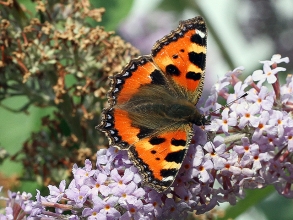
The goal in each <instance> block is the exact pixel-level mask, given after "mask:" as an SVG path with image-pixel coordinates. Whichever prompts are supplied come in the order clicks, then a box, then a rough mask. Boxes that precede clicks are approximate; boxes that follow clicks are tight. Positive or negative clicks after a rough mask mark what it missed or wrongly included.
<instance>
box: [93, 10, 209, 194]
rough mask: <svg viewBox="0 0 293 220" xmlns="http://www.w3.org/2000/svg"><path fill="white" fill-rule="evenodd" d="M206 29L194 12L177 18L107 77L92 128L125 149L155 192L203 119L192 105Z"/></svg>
mask: <svg viewBox="0 0 293 220" xmlns="http://www.w3.org/2000/svg"><path fill="white" fill-rule="evenodd" d="M206 46H207V28H206V24H205V21H204V19H203V18H202V17H200V16H198V17H195V18H192V19H189V20H184V21H181V22H180V23H179V26H178V27H177V29H175V30H173V31H171V33H169V34H168V35H166V36H165V37H163V38H162V39H160V40H158V41H157V42H156V43H155V44H154V46H153V48H152V50H151V54H150V55H145V56H140V57H138V58H135V59H133V60H131V61H130V63H129V64H128V65H126V67H125V68H124V69H123V70H122V71H121V72H120V73H119V74H117V75H115V76H114V77H112V79H111V88H110V91H109V93H108V102H109V107H108V108H106V109H104V110H103V112H102V121H101V123H100V124H99V125H98V128H99V129H100V130H101V131H103V132H105V134H106V135H107V137H108V139H109V142H110V145H114V146H117V147H118V148H119V149H121V150H127V152H128V155H129V158H130V160H131V161H132V162H133V164H134V165H135V166H136V167H137V168H138V169H139V171H140V174H141V176H142V180H143V184H144V185H147V186H149V187H151V188H153V189H155V190H156V191H158V192H164V191H166V190H167V189H168V188H169V187H170V186H171V185H172V184H173V182H174V180H175V178H176V175H177V173H178V171H179V169H180V167H181V165H182V162H183V160H184V157H185V155H186V152H187V150H188V147H189V144H190V141H191V138H192V136H193V135H194V134H193V124H195V125H198V126H201V125H204V124H205V123H206V121H207V119H206V118H205V116H204V115H202V114H201V113H200V112H199V111H198V110H197V109H196V107H195V105H196V104H197V102H198V100H199V98H200V97H201V94H202V90H203V85H204V77H205V65H206V49H207V48H206Z"/></svg>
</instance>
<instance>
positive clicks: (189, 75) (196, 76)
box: [186, 71, 201, 81]
mask: <svg viewBox="0 0 293 220" xmlns="http://www.w3.org/2000/svg"><path fill="white" fill-rule="evenodd" d="M200 78H201V73H195V72H192V71H189V72H187V73H186V79H192V80H194V81H197V80H200Z"/></svg>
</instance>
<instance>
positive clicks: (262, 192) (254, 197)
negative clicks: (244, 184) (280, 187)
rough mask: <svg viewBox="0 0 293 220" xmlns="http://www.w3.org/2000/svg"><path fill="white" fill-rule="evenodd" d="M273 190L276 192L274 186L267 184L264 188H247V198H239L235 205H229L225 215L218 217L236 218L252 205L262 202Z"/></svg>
mask: <svg viewBox="0 0 293 220" xmlns="http://www.w3.org/2000/svg"><path fill="white" fill-rule="evenodd" d="M273 192H275V188H274V187H273V186H267V187H265V188H263V189H254V190H247V191H246V197H245V199H242V200H239V201H238V202H237V204H236V205H235V206H229V207H228V208H227V209H226V210H225V216H224V217H223V218H218V219H219V220H220V219H223V220H224V219H235V218H236V217H238V216H240V215H241V214H243V213H244V212H246V211H247V210H248V209H250V208H251V207H254V206H255V205H257V204H258V203H260V202H261V201H262V200H264V199H265V198H267V197H268V196H269V195H271V194H272V193H273Z"/></svg>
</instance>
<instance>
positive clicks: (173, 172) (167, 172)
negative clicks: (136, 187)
mask: <svg viewBox="0 0 293 220" xmlns="http://www.w3.org/2000/svg"><path fill="white" fill-rule="evenodd" d="M177 172H178V170H177V169H174V168H173V169H162V170H161V172H160V174H161V176H162V177H168V176H175V175H176V174H177ZM171 182H172V181H171Z"/></svg>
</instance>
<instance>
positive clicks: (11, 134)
mask: <svg viewBox="0 0 293 220" xmlns="http://www.w3.org/2000/svg"><path fill="white" fill-rule="evenodd" d="M19 2H20V3H22V4H23V5H25V6H26V7H27V8H28V9H29V10H30V11H32V12H34V11H35V9H34V3H32V2H31V1H29V0H21V1H19ZM91 2H92V4H93V5H94V6H95V7H105V9H106V13H105V14H104V16H103V21H102V22H101V24H100V25H103V26H104V27H105V29H106V30H108V31H110V30H114V31H116V32H117V33H118V34H119V35H121V36H122V37H123V38H124V39H125V40H126V41H129V42H130V43H132V44H133V45H134V46H136V47H137V48H138V49H140V50H141V53H142V54H148V53H149V52H150V50H151V47H152V45H153V44H154V42H155V41H156V40H158V39H160V38H161V37H163V36H164V35H165V34H167V33H169V32H170V30H172V29H174V28H175V27H177V25H178V21H179V20H182V19H188V18H191V17H195V16H197V15H202V16H203V17H204V18H205V19H206V21H207V23H208V29H209V37H208V54H207V71H206V82H205V88H207V89H206V90H205V92H204V93H205V94H204V95H206V96H207V95H208V88H211V86H212V85H213V84H214V82H215V81H216V80H217V78H218V76H221V75H224V74H225V73H226V72H227V71H229V70H232V69H234V68H236V67H238V66H244V67H245V74H246V75H248V74H251V73H252V72H253V71H254V70H256V69H259V68H261V65H260V64H259V63H258V61H259V60H268V59H270V58H271V56H272V55H273V54H281V55H282V56H283V57H285V56H288V57H289V58H292V56H291V55H292V54H293V53H292V52H293V38H292V35H293V28H292V27H293V1H291V0H278V1H274V0H264V1H256V0H246V1H241V0H217V1H215V0H198V1H195V0H194V1H191V0H183V1H176V0H163V1H160V0H148V1H141V0H140V1H139V0H137V1H130V0H128V1H119V0H110V1H105V0H95V1H94V0H92V1H91ZM0 7H1V6H0ZM93 25H94V24H93ZM290 56H291V57H290ZM285 67H286V68H287V73H290V72H291V71H292V69H293V68H292V63H291V64H290V63H289V64H288V65H286V66H285ZM284 78H285V76H284ZM284 78H283V79H282V80H283V82H284ZM25 101H26V100H25V98H19V97H18V98H8V99H6V100H4V101H2V102H1V104H4V105H5V106H10V107H11V108H13V109H17V108H18V107H20V106H22V104H23V103H25ZM52 110H53V109H46V110H44V109H41V108H37V107H30V108H29V111H28V114H24V113H13V112H10V111H8V110H6V109H4V108H2V107H0V147H3V148H4V149H6V150H7V151H8V152H9V153H10V154H14V153H15V152H17V151H18V150H19V149H20V148H21V146H22V144H23V142H25V140H26V139H27V138H28V137H29V136H30V134H31V132H33V131H37V130H38V129H39V128H40V125H41V122H40V119H41V117H43V116H45V115H48V114H50V113H51V112H52ZM97 124H98V122H97ZM0 169H1V173H3V174H5V175H13V174H20V173H21V172H22V169H23V167H22V165H21V164H17V163H12V162H9V161H6V162H5V163H3V164H2V165H1V166H0ZM36 187H37V184H33V183H31V182H26V181H23V182H21V185H20V188H19V189H18V190H23V191H31V192H35V188H36ZM221 207H222V208H223V209H224V208H227V213H228V216H230V217H232V218H236V217H237V218H236V219H237V220H245V219H249V220H254V219H258V220H262V219H263V220H273V219H283V220H287V219H288V220H289V219H293V208H292V207H293V202H292V200H289V199H286V198H284V197H282V196H280V195H278V194H277V193H276V192H275V190H274V188H272V187H268V188H266V189H262V190H253V191H249V192H248V193H247V198H246V199H244V200H242V201H241V202H239V204H238V205H236V206H234V207H229V206H228V205H227V204H224V205H222V206H221Z"/></svg>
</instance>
